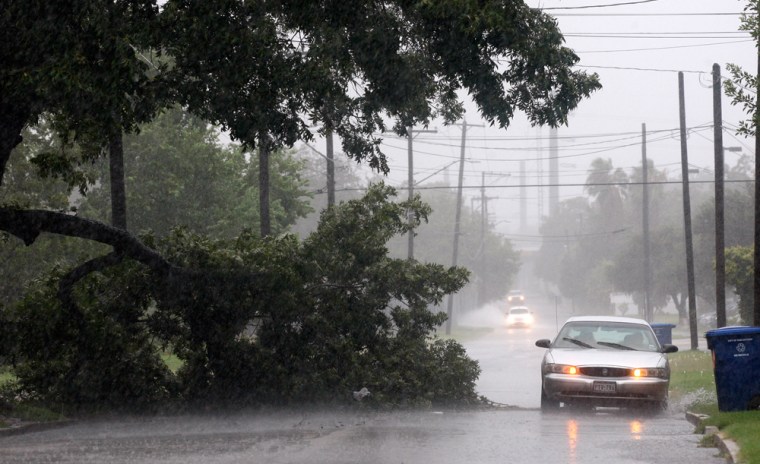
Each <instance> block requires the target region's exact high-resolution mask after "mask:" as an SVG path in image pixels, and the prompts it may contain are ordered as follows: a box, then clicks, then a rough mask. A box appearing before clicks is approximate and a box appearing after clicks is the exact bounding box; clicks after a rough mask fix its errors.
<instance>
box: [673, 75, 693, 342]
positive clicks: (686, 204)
mask: <svg viewBox="0 0 760 464" xmlns="http://www.w3.org/2000/svg"><path fill="white" fill-rule="evenodd" d="M678 110H679V111H678V113H679V119H680V122H681V176H682V177H683V179H682V181H683V225H684V235H685V237H686V281H687V285H688V288H689V332H690V333H691V349H692V350H696V349H697V344H698V340H697V302H696V292H695V289H694V246H693V244H692V236H691V198H690V196H689V156H688V153H687V150H686V103H685V102H684V90H683V72H681V71H679V72H678Z"/></svg>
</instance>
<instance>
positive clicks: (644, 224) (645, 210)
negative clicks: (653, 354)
mask: <svg viewBox="0 0 760 464" xmlns="http://www.w3.org/2000/svg"><path fill="white" fill-rule="evenodd" d="M648 166H649V164H648V162H647V125H646V124H645V123H642V124H641V188H642V201H643V204H642V206H641V211H642V214H641V228H642V230H643V237H644V318H645V319H646V320H647V322H649V323H651V322H653V314H652V305H651V301H650V298H649V295H650V293H649V292H650V288H651V282H650V275H651V264H650V250H649V248H650V247H649V185H648V182H649V173H648V171H649V169H648Z"/></svg>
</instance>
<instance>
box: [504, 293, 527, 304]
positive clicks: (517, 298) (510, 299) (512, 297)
mask: <svg viewBox="0 0 760 464" xmlns="http://www.w3.org/2000/svg"><path fill="white" fill-rule="evenodd" d="M523 303H525V295H524V294H523V292H522V291H520V290H511V291H510V292H509V293H508V294H507V304H508V305H510V306H517V305H521V304H523Z"/></svg>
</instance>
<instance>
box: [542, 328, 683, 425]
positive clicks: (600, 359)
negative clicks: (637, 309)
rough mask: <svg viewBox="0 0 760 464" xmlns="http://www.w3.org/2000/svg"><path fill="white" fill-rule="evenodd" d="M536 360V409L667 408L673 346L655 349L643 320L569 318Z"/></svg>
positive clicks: (655, 343) (651, 332) (649, 329)
mask: <svg viewBox="0 0 760 464" xmlns="http://www.w3.org/2000/svg"><path fill="white" fill-rule="evenodd" d="M536 346H539V347H541V348H548V349H547V351H546V353H545V354H544V359H543V361H542V362H541V410H542V411H547V410H554V409H558V408H559V407H560V406H561V405H571V404H582V405H587V406H618V407H620V406H649V407H651V408H658V409H666V408H667V405H668V386H669V383H670V365H669V364H668V358H667V356H665V353H674V352H676V351H678V347H677V346H675V345H660V343H659V342H658V340H657V337H656V336H655V334H654V331H653V330H652V327H651V326H650V325H649V324H648V323H647V322H646V321H644V320H642V319H634V318H630V317H613V316H584V317H571V318H570V319H568V320H567V322H565V325H564V326H563V327H562V329H561V330H560V331H559V334H557V337H556V338H555V339H554V341H551V340H549V339H542V340H538V341H536Z"/></svg>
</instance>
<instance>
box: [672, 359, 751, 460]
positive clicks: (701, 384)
mask: <svg viewBox="0 0 760 464" xmlns="http://www.w3.org/2000/svg"><path fill="white" fill-rule="evenodd" d="M669 357H670V366H671V380H670V395H671V399H672V400H673V401H676V402H679V403H680V404H684V405H685V406H686V407H687V409H688V410H689V411H692V412H695V413H700V414H706V415H708V416H709V418H708V419H707V420H706V421H705V423H704V425H714V426H716V427H718V429H720V431H721V432H723V434H725V435H726V436H727V437H729V438H730V439H732V440H733V441H735V442H736V443H737V444H738V445H739V448H740V450H741V451H740V456H739V457H740V459H741V462H743V463H746V464H760V440H758V439H757V437H758V436H760V411H741V412H720V411H719V410H718V403H717V396H716V392H715V378H714V376H713V366H712V355H711V353H710V352H704V351H682V352H679V353H674V354H672V355H669Z"/></svg>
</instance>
